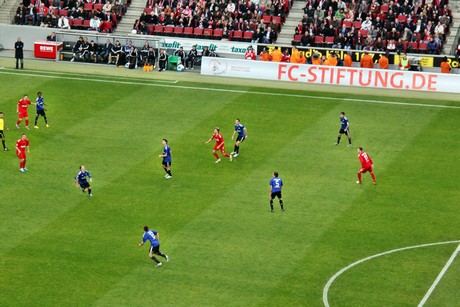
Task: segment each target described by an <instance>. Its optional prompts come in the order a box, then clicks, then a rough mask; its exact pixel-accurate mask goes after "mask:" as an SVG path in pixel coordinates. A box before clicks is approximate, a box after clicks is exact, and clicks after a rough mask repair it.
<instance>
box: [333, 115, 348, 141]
mask: <svg viewBox="0 0 460 307" xmlns="http://www.w3.org/2000/svg"><path fill="white" fill-rule="evenodd" d="M340 122H341V125H340V130H339V136H338V137H337V143H335V146H337V145H339V144H340V138H341V137H342V134H345V135H346V136H347V137H348V146H351V134H350V123H349V122H348V118H347V117H345V112H340Z"/></svg>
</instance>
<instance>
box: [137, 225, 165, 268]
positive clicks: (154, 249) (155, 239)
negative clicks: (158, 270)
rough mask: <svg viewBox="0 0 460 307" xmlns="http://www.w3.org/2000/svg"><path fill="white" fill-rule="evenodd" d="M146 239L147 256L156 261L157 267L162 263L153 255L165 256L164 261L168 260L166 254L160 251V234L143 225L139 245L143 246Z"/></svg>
mask: <svg viewBox="0 0 460 307" xmlns="http://www.w3.org/2000/svg"><path fill="white" fill-rule="evenodd" d="M147 240H148V241H150V249H149V258H150V259H152V260H153V261H155V262H156V263H157V267H159V266H162V265H163V264H162V263H161V262H160V260H158V259H157V257H155V255H158V256H161V257H163V258H165V259H166V262H168V261H169V258H168V256H167V255H165V254H163V253H162V252H160V234H159V233H158V232H156V231H155V230H153V229H149V226H144V235H143V236H142V242H141V243H139V247H141V246H143V245H144V243H145V242H146V241H147Z"/></svg>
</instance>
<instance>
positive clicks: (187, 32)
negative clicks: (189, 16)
mask: <svg viewBox="0 0 460 307" xmlns="http://www.w3.org/2000/svg"><path fill="white" fill-rule="evenodd" d="M184 36H188V37H191V36H193V28H192V27H186V28H184Z"/></svg>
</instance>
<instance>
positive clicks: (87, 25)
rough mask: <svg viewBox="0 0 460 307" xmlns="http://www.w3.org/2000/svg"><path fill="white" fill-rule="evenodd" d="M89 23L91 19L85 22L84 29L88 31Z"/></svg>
mask: <svg viewBox="0 0 460 307" xmlns="http://www.w3.org/2000/svg"><path fill="white" fill-rule="evenodd" d="M89 22H90V20H89V19H85V20H83V28H85V29H86V28H89V27H90V25H89Z"/></svg>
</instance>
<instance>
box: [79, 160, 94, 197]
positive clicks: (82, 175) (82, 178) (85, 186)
mask: <svg viewBox="0 0 460 307" xmlns="http://www.w3.org/2000/svg"><path fill="white" fill-rule="evenodd" d="M86 177H88V178H89V182H93V177H91V174H90V173H89V172H88V171H87V170H86V168H85V166H84V165H81V166H80V171H79V172H78V174H77V175H76V176H75V177H74V182H75V186H76V187H77V188H81V191H82V192H83V193H85V192H86V191H88V196H93V194H91V186H90V185H89V182H88V180H87V179H86Z"/></svg>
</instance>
